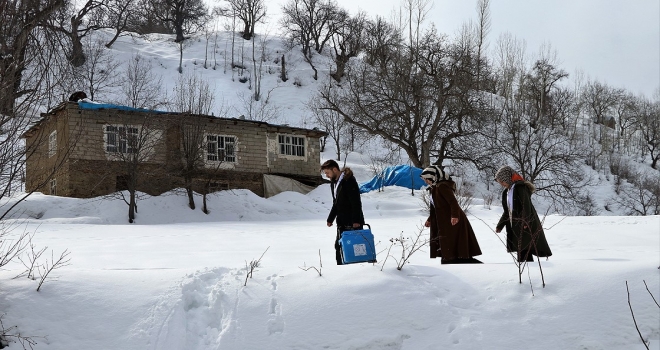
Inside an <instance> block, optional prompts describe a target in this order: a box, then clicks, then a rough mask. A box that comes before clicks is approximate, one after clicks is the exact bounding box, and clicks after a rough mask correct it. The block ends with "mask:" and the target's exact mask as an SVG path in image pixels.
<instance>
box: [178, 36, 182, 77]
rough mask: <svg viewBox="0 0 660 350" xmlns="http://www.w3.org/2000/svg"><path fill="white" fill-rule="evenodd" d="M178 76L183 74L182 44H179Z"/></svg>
mask: <svg viewBox="0 0 660 350" xmlns="http://www.w3.org/2000/svg"><path fill="white" fill-rule="evenodd" d="M178 71H179V74H182V73H183V42H179V68H178Z"/></svg>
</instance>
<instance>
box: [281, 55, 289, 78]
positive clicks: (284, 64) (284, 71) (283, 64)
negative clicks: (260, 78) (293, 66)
mask: <svg viewBox="0 0 660 350" xmlns="http://www.w3.org/2000/svg"><path fill="white" fill-rule="evenodd" d="M280 79H282V82H286V81H287V80H289V78H287V76H286V63H285V61H284V55H282V72H281V74H280Z"/></svg>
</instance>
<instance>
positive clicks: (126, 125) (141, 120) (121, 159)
mask: <svg viewBox="0 0 660 350" xmlns="http://www.w3.org/2000/svg"><path fill="white" fill-rule="evenodd" d="M105 128H106V130H105V133H106V139H107V140H108V145H107V146H106V151H107V152H108V153H109V156H110V160H111V161H112V165H111V168H112V169H115V170H117V171H118V172H119V173H120V174H123V175H121V176H119V178H118V179H117V182H118V184H117V187H118V188H120V189H124V190H126V191H127V192H128V198H126V195H125V194H124V192H123V191H120V192H118V193H117V195H118V196H120V198H121V199H123V200H124V202H125V203H126V204H127V205H128V222H129V223H133V222H134V221H135V217H136V213H137V191H138V186H139V184H140V182H141V179H142V176H144V175H147V174H146V172H145V170H144V168H145V165H146V164H148V163H149V162H150V160H151V159H152V158H153V157H154V155H155V154H156V149H157V147H158V145H159V144H161V143H162V142H163V140H164V131H163V130H162V129H161V128H162V123H159V118H157V116H156V115H155V114H153V113H145V114H144V116H140V117H136V118H131V119H129V118H128V117H127V118H125V119H124V120H123V121H122V122H121V123H119V124H117V125H106V126H105ZM110 140H112V141H110Z"/></svg>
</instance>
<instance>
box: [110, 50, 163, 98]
mask: <svg viewBox="0 0 660 350" xmlns="http://www.w3.org/2000/svg"><path fill="white" fill-rule="evenodd" d="M120 82H121V97H120V101H119V103H121V104H123V105H126V106H130V107H133V108H147V109H156V108H158V107H159V106H161V105H164V104H165V102H164V101H162V96H161V95H162V87H161V86H162V84H161V77H160V76H158V75H156V74H155V73H154V72H153V70H152V66H151V64H150V62H149V61H148V60H147V59H146V58H144V57H142V56H140V55H139V54H137V53H136V54H134V55H133V57H132V58H131V60H130V61H129V62H128V66H127V67H126V70H125V72H124V75H123V76H122V77H121V78H120Z"/></svg>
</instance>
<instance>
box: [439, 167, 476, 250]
mask: <svg viewBox="0 0 660 350" xmlns="http://www.w3.org/2000/svg"><path fill="white" fill-rule="evenodd" d="M454 188H455V184H454V182H453V181H451V180H446V181H440V182H438V183H437V184H435V185H434V186H432V187H431V189H430V192H431V198H433V205H431V214H430V215H429V218H428V221H429V222H430V223H431V237H430V239H431V242H430V248H431V258H436V257H441V258H442V261H443V262H445V261H450V260H453V259H469V258H472V257H474V256H477V255H481V249H480V248H479V242H477V237H476V236H475V235H474V231H473V230H472V225H470V222H469V221H468V219H467V216H465V213H464V212H463V210H462V209H461V207H460V206H459V205H458V201H457V200H456V196H454ZM451 218H458V223H456V225H452V224H451ZM438 249H440V250H438Z"/></svg>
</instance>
